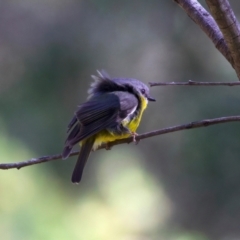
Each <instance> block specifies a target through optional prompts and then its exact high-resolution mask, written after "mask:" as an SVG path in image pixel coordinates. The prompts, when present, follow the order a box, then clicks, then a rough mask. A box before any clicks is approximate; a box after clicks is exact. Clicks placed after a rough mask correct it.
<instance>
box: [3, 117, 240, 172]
mask: <svg viewBox="0 0 240 240" xmlns="http://www.w3.org/2000/svg"><path fill="white" fill-rule="evenodd" d="M239 121H240V116H230V117H221V118H213V119H205V120H201V121H197V122H191V123H187V124H183V125H177V126H173V127H168V128H163V129H160V130H155V131H152V132H148V133H144V134H140V135H138V136H136V140H137V141H139V140H141V139H145V138H150V137H154V136H158V135H162V134H166V133H171V132H177V131H181V130H187V129H192V128H199V127H207V126H210V125H214V124H220V123H226V122H239ZM132 141H133V139H132V137H129V138H125V139H121V140H117V141H114V142H110V143H108V145H107V147H108V148H111V147H113V146H115V145H118V144H123V143H131V142H132ZM102 148H106V145H102V146H101V147H99V148H98V149H102ZM78 153H79V152H78V151H75V152H72V153H71V154H70V156H74V155H77V154H78ZM61 158H62V156H61V154H57V155H53V156H44V157H40V158H32V159H30V160H27V161H24V162H18V163H2V164H0V169H2V170H7V169H11V168H17V169H20V168H22V167H26V166H30V165H34V164H39V163H43V162H49V161H53V160H58V159H61Z"/></svg>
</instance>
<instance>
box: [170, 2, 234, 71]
mask: <svg viewBox="0 0 240 240" xmlns="http://www.w3.org/2000/svg"><path fill="white" fill-rule="evenodd" d="M174 1H175V2H176V3H177V4H178V5H179V6H180V7H181V8H182V9H183V10H184V11H185V12H186V13H187V14H188V16H189V17H190V18H191V19H192V20H193V21H194V22H195V23H196V24H197V25H198V26H200V28H201V29H202V30H203V31H204V32H205V33H206V35H207V36H208V37H209V38H210V39H211V40H212V42H213V44H214V45H215V47H216V48H217V49H218V50H219V51H220V52H221V53H222V55H223V56H224V57H225V58H226V59H227V60H228V62H229V63H230V64H231V65H232V67H233V68H235V67H234V60H233V57H232V55H231V52H230V50H229V48H228V46H227V44H226V42H225V40H224V36H223V34H222V32H221V30H220V29H219V27H218V25H217V23H216V22H215V20H214V19H213V17H212V16H211V15H210V14H209V13H208V11H207V10H206V9H205V8H204V7H203V6H202V5H201V4H200V3H199V2H198V1H197V0H174Z"/></svg>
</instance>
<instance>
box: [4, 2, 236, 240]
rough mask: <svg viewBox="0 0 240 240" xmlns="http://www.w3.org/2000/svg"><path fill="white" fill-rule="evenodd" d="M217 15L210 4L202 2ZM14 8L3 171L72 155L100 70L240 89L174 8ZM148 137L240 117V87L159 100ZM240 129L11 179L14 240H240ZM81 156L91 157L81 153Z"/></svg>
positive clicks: (145, 144)
mask: <svg viewBox="0 0 240 240" xmlns="http://www.w3.org/2000/svg"><path fill="white" fill-rule="evenodd" d="M200 2H201V3H202V4H204V2H203V1H200ZM231 3H232V7H233V10H234V11H235V13H236V15H237V16H239V12H240V9H239V6H240V5H239V4H237V2H236V1H232V2H231ZM0 5H1V7H0V132H1V134H0V149H1V152H0V162H1V163H8V162H9V163H10V162H18V161H24V160H27V159H30V158H35V157H40V156H44V155H51V154H57V153H61V151H62V148H63V144H64V141H65V138H66V129H67V124H68V122H69V121H70V120H71V117H72V115H73V112H74V111H75V110H76V108H77V105H78V104H80V103H81V102H83V101H85V99H86V97H87V89H88V87H89V85H90V83H91V81H92V80H91V77H90V75H92V74H96V69H105V70H106V71H107V72H108V73H109V74H110V75H111V76H113V77H131V78H137V79H139V80H142V81H143V82H145V83H148V82H155V81H161V82H170V81H188V80H194V81H218V82H220V81H237V78H236V75H235V73H234V71H233V69H232V68H231V66H230V65H229V64H228V62H227V61H226V60H225V59H224V57H223V56H221V54H220V53H219V52H218V51H217V50H216V49H215V47H214V46H213V44H212V42H211V41H210V40H209V39H208V38H207V37H206V36H205V34H204V33H203V32H202V31H201V30H200V28H199V27H198V26H197V25H195V24H194V22H193V21H191V20H190V19H189V18H188V16H187V15H186V14H185V12H184V11H183V10H182V9H180V8H179V7H178V5H177V4H175V3H174V2H173V1H167V0H165V1H157V0H151V1H143V0H138V1H136V0H134V1H125V0H124V1H110V0H101V1H96V0H91V1H77V0H70V1H66V0H58V1H55V0H48V1H30V0H25V1H7V0H2V1H1V4H0ZM151 93H152V94H151V95H152V96H154V97H155V98H156V99H157V102H156V103H149V107H148V109H147V110H146V112H145V114H144V116H143V119H142V122H141V125H140V127H139V129H138V133H144V132H147V131H151V130H154V129H160V128H164V127H169V126H173V125H178V124H184V123H188V122H191V121H196V120H202V119H208V118H216V117H221V116H231V115H238V114H239V106H240V94H239V87H153V88H151ZM239 145H240V128H239V123H227V124H220V125H217V126H212V127H207V128H199V129H194V130H187V131H181V132H176V133H171V134H166V135H161V136H158V137H154V138H149V139H146V140H143V141H141V142H140V143H139V144H138V145H137V146H135V145H134V144H130V145H127V144H125V145H121V146H116V147H114V148H113V149H112V150H111V151H105V150H100V151H97V152H94V153H93V154H92V155H91V156H90V159H89V161H88V163H87V166H86V168H85V172H84V175H83V180H82V182H81V184H80V185H73V184H71V182H70V176H71V173H72V169H73V166H74V164H75V159H76V157H72V158H69V159H68V160H65V161H61V160H58V161H53V162H49V163H44V164H40V165H35V166H30V167H26V168H23V169H21V170H20V171H17V170H15V169H13V170H9V171H1V174H0V194H1V197H0V233H1V236H4V239H5V240H13V239H18V240H19V239H24V240H27V239H29V240H30V239H31V240H32V239H45V240H47V239H59V240H61V239H72V240H74V239H84V240H88V239H91V240H95V239H96V240H101V239H103V240H107V239H109V240H110V239H111V240H113V239H114V240H115V239H116V240H125V239H131V240H132V239H133V240H135V239H138V240H141V239H142V240H143V239H144V240H145V239H169V240H182V239H183V240H188V239H194V240H195V239H196V240H206V239H224V240H226V239H230V240H231V239H238V238H240V228H239V222H240V171H239V168H240V161H239V160H240V158H239V156H240V148H239ZM76 149H77V148H76Z"/></svg>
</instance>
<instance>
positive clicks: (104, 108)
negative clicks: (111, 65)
mask: <svg viewBox="0 0 240 240" xmlns="http://www.w3.org/2000/svg"><path fill="white" fill-rule="evenodd" d="M137 104H138V100H137V98H136V97H135V96H134V95H133V94H131V93H127V92H120V91H119V92H112V93H106V94H101V95H97V96H93V97H92V98H91V99H89V100H88V101H87V102H85V103H83V104H82V105H80V106H79V109H78V110H77V111H76V113H75V116H74V117H73V119H72V121H71V122H70V124H69V127H70V128H72V130H71V132H70V134H69V136H68V138H67V140H66V142H65V147H64V150H63V158H67V157H68V155H69V154H70V152H71V149H72V147H73V146H74V145H75V144H76V143H78V142H80V141H82V140H83V139H86V138H88V137H91V136H93V135H94V134H96V133H98V132H100V131H101V130H103V129H112V130H113V131H114V128H117V127H118V126H119V124H120V123H121V121H122V120H123V119H124V118H126V117H127V115H128V114H129V113H131V112H132V111H133V110H134V108H135V107H136V106H137ZM74 124H75V125H74Z"/></svg>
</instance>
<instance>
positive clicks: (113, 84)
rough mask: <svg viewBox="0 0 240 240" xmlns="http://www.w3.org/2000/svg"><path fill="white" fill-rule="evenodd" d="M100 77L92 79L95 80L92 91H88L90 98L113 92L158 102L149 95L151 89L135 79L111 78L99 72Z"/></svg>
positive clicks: (103, 72)
mask: <svg viewBox="0 0 240 240" xmlns="http://www.w3.org/2000/svg"><path fill="white" fill-rule="evenodd" d="M97 73H98V76H94V75H92V78H93V79H94V80H95V81H94V82H93V83H92V84H91V87H90V89H89V90H88V93H89V98H91V97H92V96H93V95H96V94H97V95H98V94H102V93H106V92H113V91H128V92H131V91H133V93H135V94H137V95H140V96H143V97H145V98H146V99H147V100H148V101H156V100H155V99H154V98H152V97H151V96H150V94H149V87H148V86H147V85H146V84H145V83H143V82H141V81H139V80H137V79H133V78H110V76H109V75H108V73H106V72H105V71H103V70H102V71H97Z"/></svg>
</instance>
